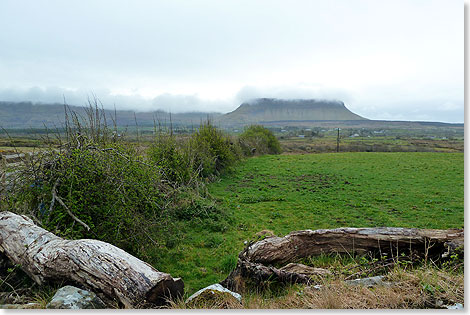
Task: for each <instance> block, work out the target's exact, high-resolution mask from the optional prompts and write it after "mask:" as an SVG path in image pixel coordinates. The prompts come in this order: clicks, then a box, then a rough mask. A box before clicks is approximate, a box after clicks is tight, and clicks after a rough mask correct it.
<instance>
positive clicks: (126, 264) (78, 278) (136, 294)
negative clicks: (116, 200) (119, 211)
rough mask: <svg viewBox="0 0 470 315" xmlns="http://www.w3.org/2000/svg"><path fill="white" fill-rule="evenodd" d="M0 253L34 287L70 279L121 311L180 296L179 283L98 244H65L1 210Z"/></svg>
mask: <svg viewBox="0 0 470 315" xmlns="http://www.w3.org/2000/svg"><path fill="white" fill-rule="evenodd" d="M0 251H1V252H3V253H4V254H5V255H6V256H7V257H8V258H9V259H10V260H11V261H12V262H13V263H15V264H19V265H20V266H21V269H23V271H25V272H26V273H27V274H28V275H29V276H30V277H31V278H32V279H33V280H34V281H35V282H36V283H38V284H42V283H44V282H55V281H64V280H65V281H70V282H72V283H76V284H79V285H81V286H83V287H85V288H87V289H90V290H92V291H94V292H95V293H98V294H102V295H104V296H105V297H106V298H108V299H112V300H117V301H119V302H121V303H122V304H123V305H124V306H125V307H127V308H132V307H135V306H136V305H137V304H142V303H151V304H156V305H163V304H165V303H166V302H167V300H168V299H171V298H175V297H180V296H182V295H183V290H184V284H183V281H182V280H181V279H179V278H172V277H171V275H169V274H167V273H163V272H160V271H158V270H156V269H155V268H153V267H152V266H150V265H149V264H147V263H145V262H143V261H141V260H140V259H138V258H136V257H134V256H132V255H130V254H128V253H126V252H125V251H123V250H121V249H119V248H117V247H115V246H113V245H111V244H109V243H105V242H102V241H98V240H92V239H81V240H65V239H62V238H60V237H58V236H56V235H54V234H53V233H51V232H48V231H46V230H44V229H42V228H40V227H38V226H37V225H35V224H34V223H33V222H32V221H31V220H30V219H29V218H28V217H26V216H20V215H17V214H14V213H11V212H7V211H5V212H0Z"/></svg>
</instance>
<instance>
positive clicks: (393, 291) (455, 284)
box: [172, 267, 464, 309]
mask: <svg viewBox="0 0 470 315" xmlns="http://www.w3.org/2000/svg"><path fill="white" fill-rule="evenodd" d="M385 280H386V281H387V282H391V283H392V285H391V286H375V287H370V288H368V287H365V286H358V285H356V286H355V285H349V284H347V283H345V282H344V281H343V279H341V278H336V279H325V280H324V281H323V282H322V283H320V284H321V288H320V289H315V288H314V287H313V286H299V285H294V286H291V287H290V288H287V289H285V290H284V291H283V292H282V293H281V294H273V293H272V292H253V291H252V292H245V293H243V294H242V296H243V300H242V305H241V304H239V303H234V302H233V299H230V298H229V299H226V300H224V299H216V300H205V301H204V302H201V301H199V303H198V304H197V305H194V304H193V305H186V304H185V303H184V302H183V301H179V302H177V303H173V305H172V308H178V309H184V308H204V309H218V308H244V309H423V308H439V305H452V304H455V303H461V304H464V275H463V273H460V274H457V273H453V272H448V271H445V270H442V269H438V268H434V267H420V268H417V269H414V270H405V269H403V268H400V267H396V268H394V269H392V270H391V271H390V272H389V273H388V274H387V276H386V279H385Z"/></svg>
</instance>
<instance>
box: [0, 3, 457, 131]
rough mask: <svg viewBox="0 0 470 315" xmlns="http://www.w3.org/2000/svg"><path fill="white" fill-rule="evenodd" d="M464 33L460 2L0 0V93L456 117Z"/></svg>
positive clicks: (203, 107)
mask: <svg viewBox="0 0 470 315" xmlns="http://www.w3.org/2000/svg"><path fill="white" fill-rule="evenodd" d="M463 37H464V19H463V14H462V3H461V1H457V0H414V1H409V0H396V1H377V0H328V1H311V0H293V1H282V0H255V1H253V0H237V1H230V0H228V1H212V0H194V1H189V2H188V1H183V0H174V1H155V0H140V1H135V2H133V1H124V0H101V1H93V0H80V1H74V0H71V1H67V2H64V1H60V0H22V1H18V0H3V1H2V2H1V4H0V47H2V49H0V74H2V75H0V100H21V101H22V100H31V101H40V102H62V95H65V97H66V100H67V101H68V102H69V103H75V104H83V103H85V102H86V99H87V96H89V95H90V94H91V93H92V92H93V93H95V94H96V95H97V96H98V97H99V98H100V99H101V100H102V101H103V103H104V104H111V106H112V104H114V103H115V104H116V107H117V108H131V109H134V110H149V109H155V108H159V109H165V110H171V111H173V112H179V111H189V110H199V111H218V112H227V111H230V110H233V109H235V108H236V106H238V105H239V103H240V102H242V101H243V100H245V99H247V98H254V97H283V98H299V97H300V98H310V97H316V98H336V99H341V100H343V101H344V102H345V103H346V104H347V105H349V107H350V108H351V109H352V110H355V111H357V112H358V113H359V114H361V115H364V116H366V117H371V116H374V118H386V117H388V118H390V119H410V120H412V119H417V118H416V117H423V118H424V117H428V118H426V119H429V120H443V119H449V121H460V122H462V121H463V94H464V87H463V84H464V80H463V79H464V68H463V54H462V53H463V48H464V41H463ZM444 109H445V110H444ZM375 116H376V117H375Z"/></svg>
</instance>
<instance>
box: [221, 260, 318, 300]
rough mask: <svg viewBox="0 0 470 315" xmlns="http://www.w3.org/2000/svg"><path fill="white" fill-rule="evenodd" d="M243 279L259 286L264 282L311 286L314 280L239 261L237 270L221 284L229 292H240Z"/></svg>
mask: <svg viewBox="0 0 470 315" xmlns="http://www.w3.org/2000/svg"><path fill="white" fill-rule="evenodd" d="M241 279H249V280H250V281H252V282H254V283H257V284H260V283H262V282H264V281H278V282H282V283H289V284H294V283H302V284H309V283H311V282H312V278H310V276H309V275H306V274H302V273H297V272H290V271H287V270H282V269H278V268H275V267H273V266H264V265H263V264H260V263H253V262H249V261H247V260H244V259H238V262H237V267H236V268H235V270H234V271H232V272H231V273H230V275H229V276H228V277H227V278H226V279H225V280H223V281H221V282H220V284H221V285H222V286H223V287H225V288H227V289H229V290H232V291H235V292H240V291H242V287H243V282H242V281H240V280H241Z"/></svg>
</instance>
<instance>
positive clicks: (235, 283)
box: [221, 227, 464, 292]
mask: <svg viewBox="0 0 470 315" xmlns="http://www.w3.org/2000/svg"><path fill="white" fill-rule="evenodd" d="M463 245H464V231H463V229H451V230H430V229H410V228H391V227H379V228H338V229H329V230H328V229H322V230H315V231H312V230H303V231H295V232H292V233H290V234H288V235H286V236H284V237H276V236H273V237H268V238H265V239H263V240H261V241H258V242H255V243H251V244H249V245H248V246H247V247H246V248H245V249H244V250H243V251H242V252H240V254H239V255H238V262H237V267H236V268H235V270H233V271H232V272H231V273H230V275H229V276H228V277H227V278H226V279H225V280H223V281H222V282H221V284H222V285H223V286H224V287H226V288H228V289H230V290H233V291H237V292H238V291H240V289H241V287H242V286H243V283H244V281H243V280H242V279H249V280H253V281H254V282H255V283H261V282H262V281H266V280H269V281H278V282H282V283H306V284H310V283H311V282H312V279H311V278H310V277H309V275H308V274H307V273H305V272H296V271H295V270H294V269H292V268H287V267H288V266H289V265H287V266H284V267H282V268H276V267H275V266H272V265H282V264H286V263H293V262H296V261H297V260H299V259H300V258H305V257H311V256H318V255H321V254H330V253H348V254H353V253H366V252H372V253H378V254H382V255H387V256H388V257H399V255H401V254H402V253H408V254H413V255H415V256H421V257H423V258H437V257H446V256H448V255H449V254H451V253H452V252H454V251H455V250H456V249H457V248H460V249H461V250H463Z"/></svg>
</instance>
